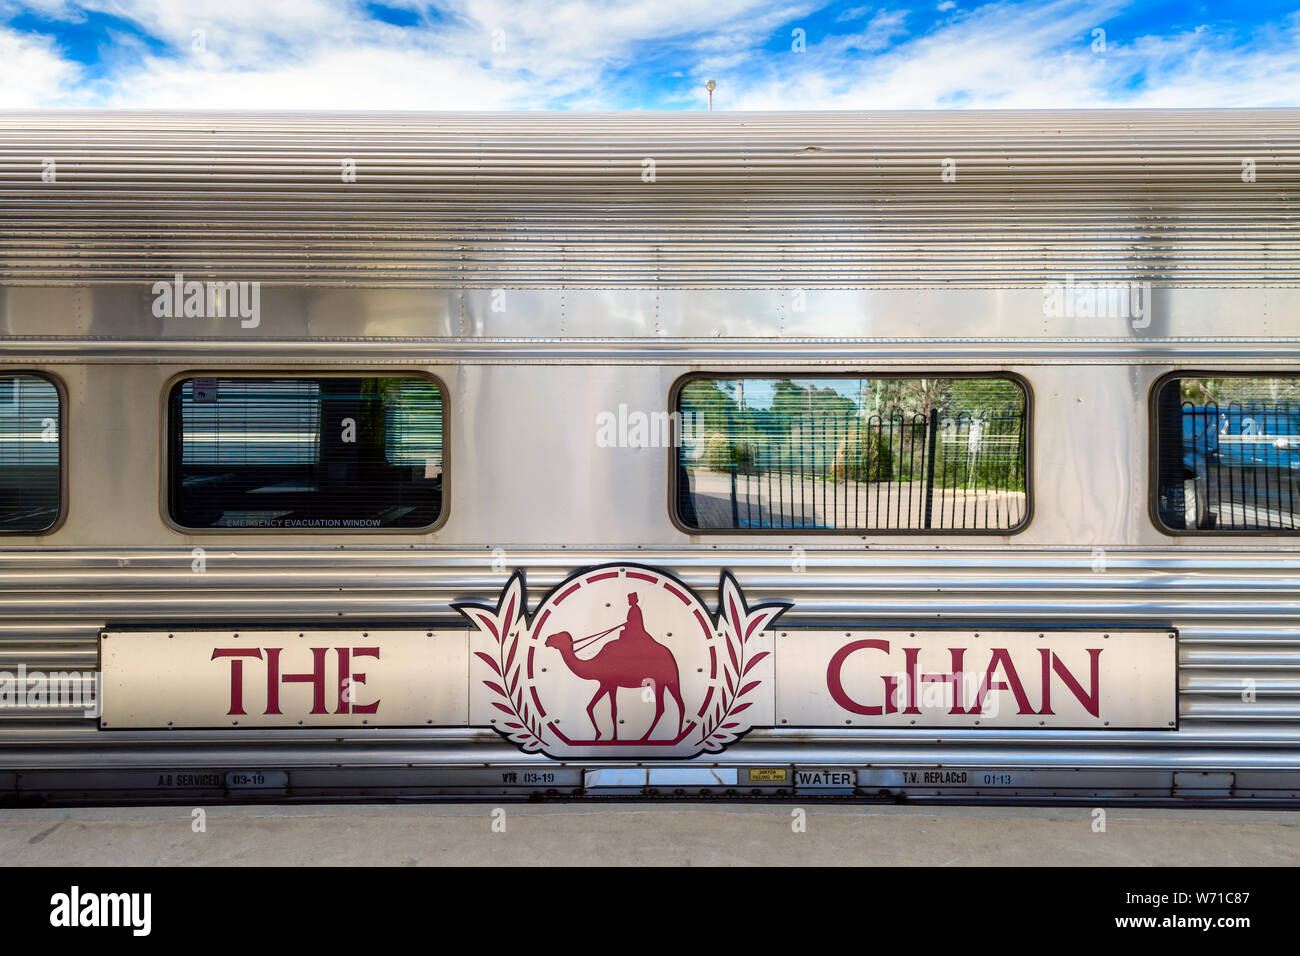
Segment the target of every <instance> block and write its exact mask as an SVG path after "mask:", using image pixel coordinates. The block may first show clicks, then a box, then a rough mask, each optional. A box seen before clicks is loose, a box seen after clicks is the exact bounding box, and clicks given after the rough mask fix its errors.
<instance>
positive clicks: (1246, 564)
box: [0, 548, 1300, 769]
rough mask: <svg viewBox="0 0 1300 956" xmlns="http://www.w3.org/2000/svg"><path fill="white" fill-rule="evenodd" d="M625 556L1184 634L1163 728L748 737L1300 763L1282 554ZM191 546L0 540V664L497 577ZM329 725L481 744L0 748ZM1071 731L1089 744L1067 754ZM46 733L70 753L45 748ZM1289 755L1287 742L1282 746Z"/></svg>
mask: <svg viewBox="0 0 1300 956" xmlns="http://www.w3.org/2000/svg"><path fill="white" fill-rule="evenodd" d="M608 557H609V556H608V555H607V554H604V553H602V552H594V551H593V552H578V551H574V552H570V553H566V554H564V555H557V554H555V553H553V552H550V553H547V552H528V553H522V552H521V553H519V554H517V555H515V559H516V560H518V561H520V562H521V563H522V564H523V565H524V566H526V567H527V568H528V569H529V589H530V598H531V600H532V601H533V602H535V601H536V600H538V598H539V597H540V596H541V595H542V594H543V593H544V591H545V590H546V589H548V588H549V587H551V586H553V585H554V584H556V583H558V582H559V581H560V580H561V579H563V578H564V577H565V576H566V575H567V574H568V573H570V572H571V571H572V570H574V569H576V568H577V567H580V566H583V565H586V564H592V563H599V562H600V561H603V560H608ZM638 558H641V559H642V560H647V561H650V562H653V563H656V564H659V565H662V566H664V567H666V568H668V569H670V570H673V571H675V572H676V573H678V574H679V575H681V576H682V578H683V579H684V580H686V581H687V582H688V583H690V584H691V585H693V586H694V587H696V588H697V589H698V590H699V591H700V593H701V594H702V595H703V596H704V598H705V600H706V601H707V602H709V603H712V602H714V601H716V598H717V595H716V585H717V573H718V572H717V568H718V567H719V566H724V567H731V568H734V569H735V570H736V572H737V575H738V577H739V580H740V582H741V585H742V586H743V587H744V589H745V591H746V594H747V595H748V596H749V597H750V598H751V600H754V601H761V600H767V599H789V600H793V601H794V602H795V608H794V610H793V611H792V612H791V613H790V614H789V616H788V617H787V618H786V619H785V620H784V621H783V624H784V625H785V626H788V627H798V626H815V625H825V624H826V623H828V622H836V623H837V624H841V623H842V624H844V625H845V626H854V627H869V626H887V627H888V626H897V624H898V622H899V621H904V620H905V621H909V622H911V623H914V624H922V623H926V622H929V623H939V624H942V623H948V622H956V621H967V622H972V621H981V622H990V623H991V622H994V621H997V622H1003V623H1005V624H1007V625H1009V626H1022V627H1023V626H1029V627H1035V626H1038V627H1042V626H1048V624H1049V622H1063V621H1073V622H1087V623H1091V624H1100V625H1105V626H1112V627H1115V628H1117V629H1118V628H1125V627H1169V626H1172V627H1176V628H1177V629H1178V631H1179V647H1180V653H1179V692H1180V693H1179V697H1180V705H1179V711H1180V721H1179V729H1178V730H1177V731H1176V732H1173V733H1166V732H1160V731H1143V732H1123V731H1120V732H1085V731H1035V732H1033V733H1031V734H1026V733H1024V732H1023V731H1019V732H1011V731H1005V730H963V731H961V732H960V733H957V734H952V735H946V736H945V735H943V734H936V732H935V731H933V730H927V731H908V730H862V729H856V728H855V729H845V730H829V731H827V730H796V731H782V730H771V731H762V732H759V733H757V734H756V735H755V736H754V737H753V738H752V739H751V740H749V741H748V743H749V744H753V745H755V746H766V745H768V744H771V745H776V744H778V743H779V742H781V741H787V742H790V743H798V744H800V745H801V746H802V745H803V744H805V743H809V742H812V741H822V742H826V743H830V744H835V745H838V746H841V747H849V746H854V747H861V746H866V745H872V746H875V747H880V746H884V745H889V746H896V747H898V748H902V749H903V750H906V748H907V747H908V746H909V745H913V744H915V745H917V746H923V747H925V748H928V749H927V750H926V753H929V754H931V757H930V758H929V759H931V760H936V759H940V757H942V756H943V753H944V751H941V750H937V749H935V748H936V746H940V745H941V746H943V747H949V748H953V754H954V758H955V756H956V755H957V754H958V751H959V749H960V748H962V747H965V748H970V747H975V748H980V747H984V748H986V749H987V748H990V747H997V748H1011V749H1015V750H1016V753H1018V754H1020V756H1018V757H1015V760H1014V761H1013V762H1023V763H1024V764H1025V765H1057V764H1062V765H1072V766H1081V767H1082V766H1092V767H1100V766H1130V767H1136V766H1152V767H1155V766H1175V765H1177V766H1200V764H1197V763H1196V760H1197V759H1198V758H1197V757H1196V756H1195V755H1196V754H1197V753H1198V752H1202V751H1207V750H1213V749H1214V748H1232V754H1230V755H1225V754H1224V753H1222V752H1219V753H1217V756H1216V757H1215V758H1214V760H1213V761H1210V763H1213V765H1215V766H1221V765H1226V764H1224V761H1225V760H1228V759H1229V756H1230V757H1231V760H1232V761H1235V765H1236V766H1240V767H1243V768H1245V767H1252V766H1255V767H1257V768H1261V769H1267V768H1277V767H1279V766H1282V765H1283V764H1286V765H1287V766H1294V767H1295V768H1300V748H1297V745H1298V744H1300V624H1297V623H1296V621H1297V612H1300V575H1298V574H1297V568H1296V562H1295V559H1294V557H1293V556H1291V555H1288V554H1276V553H1274V554H1269V553H1262V552H1241V553H1238V554H1231V553H1228V554H1224V553H1220V554H1217V555H1213V556H1210V555H1198V556H1197V557H1196V558H1195V559H1194V560H1195V567H1194V568H1192V567H1189V561H1191V560H1192V559H1191V558H1189V557H1188V556H1186V555H1168V554H1159V553H1154V552H1114V553H1110V554H1108V560H1107V570H1106V571H1105V572H1104V573H1094V572H1093V571H1091V569H1090V562H1091V555H1090V554H1087V553H1085V554H1072V553H1067V552H1050V551H1043V552H1033V553H1022V554H1009V553H1007V552H991V551H979V550H971V551H966V552H961V551H945V552H942V553H938V554H936V553H933V552H929V551H925V550H917V551H915V552H913V553H911V554H908V553H905V552H893V553H890V554H870V553H866V554H864V553H862V552H850V551H819V552H810V553H809V554H808V556H807V561H808V569H807V570H806V571H804V572H802V573H799V574H792V573H791V572H790V570H789V565H788V563H786V562H784V561H782V560H780V559H779V557H777V556H775V555H773V554H772V552H770V551H769V552H766V553H764V552H762V551H756V550H745V549H719V550H716V551H711V552H709V553H701V552H687V551H680V552H663V553H654V554H641V553H638ZM191 560H192V559H191V557H190V554H189V552H188V551H185V552H166V553H164V552H158V551H82V552H66V551H63V552H50V551H44V552H16V551H15V552H5V553H0V617H2V618H3V620H4V624H3V625H0V664H2V665H3V667H0V669H4V670H12V669H14V668H16V666H17V664H18V663H19V662H20V661H21V662H24V663H26V665H27V667H28V668H29V670H45V671H50V670H73V669H79V668H86V669H91V668H93V667H94V664H95V661H96V659H97V654H98V632H99V630H100V628H101V627H104V626H106V625H109V624H112V625H114V626H121V625H122V624H123V623H124V622H133V623H137V624H142V625H145V626H148V625H150V624H152V626H158V625H159V624H160V623H161V622H168V623H170V624H172V625H174V626H178V627H179V626H186V627H189V626H195V622H198V621H203V622H221V621H226V622H236V621H238V622H243V623H245V624H248V623H250V622H258V623H262V624H264V625H274V624H275V622H277V621H283V620H292V621H294V622H295V623H296V624H297V625H298V626H312V625H315V626H330V625H339V624H343V623H351V624H355V623H358V622H372V623H375V624H378V625H382V623H383V622H384V621H386V620H387V621H395V620H398V619H403V620H407V621H410V620H417V621H420V622H427V623H430V624H432V623H449V622H454V621H457V620H458V618H457V615H456V614H455V612H454V611H453V610H452V608H451V603H452V602H453V601H457V600H466V599H471V600H478V601H490V600H491V599H493V598H494V597H495V596H496V594H497V593H498V591H499V589H500V587H501V586H502V584H503V583H504V580H505V575H504V574H503V573H497V572H493V571H491V570H490V567H489V561H490V555H489V556H487V557H485V553H479V552H476V551H466V552H460V553H454V552H439V553H437V554H434V553H422V552H418V551H416V552H413V551H412V550H410V549H406V548H375V549H364V548H358V549H348V550H346V551H340V550H338V549H331V548H320V549H296V550H280V549H258V550H245V551H229V550H224V549H216V548H214V549H211V550H210V551H209V552H208V554H207V562H208V563H207V567H208V570H207V571H205V572H203V573H201V574H200V573H196V572H194V571H193V570H192V569H191V565H190V562H191ZM182 622H183V623H182ZM1248 692H1249V693H1248ZM326 739H328V742H329V743H328V746H339V747H342V746H343V745H344V744H346V745H347V746H348V747H352V748H354V749H355V750H356V752H355V753H353V752H352V751H349V752H348V753H347V755H344V753H343V751H342V750H340V751H338V752H335V753H334V755H333V756H332V757H330V760H331V762H339V761H344V760H347V759H356V760H363V761H364V762H369V763H388V764H397V763H402V762H406V761H412V760H419V759H436V760H438V761H447V760H450V761H453V762H454V761H456V760H459V759H461V758H465V759H470V758H469V757H468V756H467V755H469V754H477V757H476V759H479V760H481V759H483V757H482V751H481V750H479V749H475V747H477V746H479V745H481V744H483V743H489V742H491V741H493V740H495V738H493V737H491V736H488V737H484V736H483V733H482V732H477V731H468V732H467V731H455V730H448V731H439V732H438V733H434V734H429V733H426V732H424V731H418V730H417V731H400V730H397V731H384V730H369V731H366V732H364V733H361V732H351V731H342V732H340V731H338V730H328V731H326V730H322V731H320V732H319V733H317V732H314V731H313V732H304V731H293V732H282V731H258V732H247V731H241V732H231V731H203V732H189V733H187V732H181V731H171V732H152V731H138V732H120V733H115V734H113V735H111V737H106V736H105V735H104V734H103V733H100V732H97V730H96V724H95V721H94V720H92V719H87V718H85V717H83V716H81V715H80V714H78V713H76V712H72V711H60V710H51V709H40V710H24V709H22V708H9V709H5V710H3V711H0V756H4V758H5V760H6V765H15V766H16V765H33V766H36V765H40V766H54V765H71V764H75V763H76V761H77V759H78V758H77V757H76V755H75V748H76V747H77V746H86V747H91V748H95V752H96V754H98V756H97V757H96V758H95V760H96V761H97V762H99V763H100V764H101V765H108V764H111V765H114V766H119V765H121V766H127V765H136V766H143V765H148V764H149V762H150V761H151V760H154V761H156V760H158V759H161V758H160V756H159V754H160V753H162V751H161V750H160V748H165V747H166V748H176V747H182V746H193V747H197V748H201V750H202V752H203V753H204V755H205V759H207V758H208V757H209V756H210V753H209V752H210V751H213V749H214V748H216V750H218V751H219V750H220V748H222V747H225V748H227V749H229V748H230V746H231V744H232V743H233V742H236V741H237V742H238V745H239V747H240V748H243V749H242V750H238V751H235V753H236V754H237V755H238V754H240V753H242V754H243V757H242V759H244V760H245V761H247V760H249V759H251V754H252V753H253V752H254V751H258V752H262V751H264V753H260V754H259V759H261V758H263V757H264V758H266V759H270V757H271V756H272V755H273V756H274V759H275V760H276V761H279V762H280V763H282V764H283V765H286V766H288V765H304V764H310V763H311V762H313V760H316V761H318V760H320V759H321V756H322V755H321V752H320V751H319V747H320V746H322V745H325V744H324V742H325V741H326ZM475 741H477V743H475ZM764 742H766V743H764ZM1081 746H1082V747H1086V748H1093V749H1088V750H1085V751H1080V750H1078V749H1077V748H1079V747H1081ZM59 747H71V748H74V750H62V751H60V750H58V749H48V748H59ZM448 748H450V749H448ZM458 748H460V750H458ZM1071 748H1075V749H1071ZM363 750H364V753H363V752H362V751H363ZM1282 751H1287V752H1289V753H1290V754H1291V756H1290V757H1285V759H1284V757H1283V756H1281V753H1282ZM502 752H505V751H502ZM998 752H1001V750H999V751H998ZM1252 752H1255V753H1256V755H1257V758H1258V759H1256V758H1255V757H1252ZM458 753H459V756H458V755H457V754H458ZM1035 754H1037V756H1034V755H1035ZM986 756H987V755H986ZM238 759H240V758H239V757H238V756H236V757H233V758H232V760H235V762H238ZM982 759H983V758H982ZM989 759H992V758H991V757H990V758H989ZM1007 759H1008V760H1011V759H1012V758H1011V756H1010V751H1009V750H1008V756H1007ZM1207 759H1208V758H1207ZM1035 761H1037V763H1035ZM1279 761H1281V762H1279ZM1288 761H1289V762H1288Z"/></svg>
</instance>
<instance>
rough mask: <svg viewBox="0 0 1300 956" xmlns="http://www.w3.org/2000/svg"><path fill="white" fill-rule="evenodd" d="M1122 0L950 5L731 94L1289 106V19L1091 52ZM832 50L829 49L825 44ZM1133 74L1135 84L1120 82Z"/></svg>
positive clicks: (899, 103)
mask: <svg viewBox="0 0 1300 956" xmlns="http://www.w3.org/2000/svg"><path fill="white" fill-rule="evenodd" d="M1122 6H1123V4H1122V2H1121V0H1104V2H1102V3H1098V4H1094V5H1092V6H1090V7H1087V8H1080V7H1079V6H1078V5H1077V4H1074V3H1070V2H1065V0H1057V2H1055V3H1050V4H1047V5H1044V6H1039V7H1034V6H1028V5H1023V4H1009V3H999V4H992V5H988V6H985V7H982V8H980V9H979V10H978V11H975V12H973V13H966V12H963V13H959V14H957V15H956V16H955V17H954V18H953V19H952V20H950V21H945V22H944V23H943V24H941V25H939V26H937V27H935V28H934V29H933V30H931V31H930V32H929V33H926V34H924V35H923V36H920V37H917V38H915V39H910V40H904V41H902V42H895V43H894V44H892V45H891V46H890V47H889V48H888V49H887V50H884V51H883V52H880V53H879V54H878V55H875V56H867V57H859V58H856V59H852V58H850V59H846V58H844V57H841V56H835V55H827V56H819V55H817V54H819V52H821V51H819V50H816V49H813V48H811V47H810V50H809V53H808V55H807V56H806V57H805V58H803V59H802V60H799V61H791V62H788V63H786V64H783V66H784V67H786V68H787V69H785V70H779V69H778V70H774V71H773V72H772V74H771V75H768V76H765V77H763V78H761V81H760V82H756V83H755V84H753V85H752V86H751V87H750V88H749V89H747V90H746V91H744V92H743V93H741V94H739V95H738V96H737V108H739V109H926V108H934V107H964V108H1007V109H1033V108H1043V109H1047V108H1085V107H1116V106H1147V107H1157V106H1248V105H1254V106H1264V105H1286V104H1292V105H1293V104H1295V103H1296V100H1297V91H1300V57H1298V56H1297V55H1296V52H1297V50H1298V49H1300V47H1298V46H1297V43H1298V41H1300V29H1298V26H1300V19H1297V18H1293V19H1292V20H1290V21H1288V23H1287V24H1283V25H1281V26H1280V27H1279V28H1278V30H1277V31H1276V35H1275V36H1271V37H1270V38H1269V43H1268V44H1267V45H1266V46H1265V47H1264V48H1258V47H1257V48H1252V49H1250V50H1244V49H1240V48H1234V47H1233V45H1232V38H1231V37H1224V36H1218V35H1216V34H1213V33H1210V32H1208V31H1191V32H1189V33H1186V34H1180V35H1176V36H1173V37H1169V38H1160V37H1140V38H1134V39H1127V38H1125V37H1123V36H1118V35H1116V34H1115V33H1114V32H1113V31H1108V35H1107V50H1106V52H1105V53H1100V54H1099V53H1094V52H1093V51H1092V49H1091V30H1092V29H1093V28H1094V27H1095V26H1097V25H1098V24H1100V23H1105V22H1106V21H1107V20H1108V19H1109V18H1110V17H1112V16H1114V15H1115V14H1116V13H1118V12H1119V11H1120V9H1121V8H1122ZM827 52H833V51H829V50H828V51H827ZM1135 76H1141V77H1144V81H1143V82H1142V83H1140V84H1136V83H1130V82H1129V81H1130V79H1131V78H1133V77H1135Z"/></svg>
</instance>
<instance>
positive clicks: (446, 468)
mask: <svg viewBox="0 0 1300 956" xmlns="http://www.w3.org/2000/svg"><path fill="white" fill-rule="evenodd" d="M389 377H403V378H423V379H425V380H427V381H430V382H432V383H433V385H434V387H435V388H437V389H438V394H439V395H440V396H441V397H442V502H441V506H440V507H439V509H438V518H437V520H436V521H434V522H433V523H432V524H429V525H424V526H422V527H418V528H344V527H339V528H192V527H189V526H187V525H183V524H180V523H179V522H177V521H176V520H175V518H174V517H173V516H172V510H171V506H172V478H173V436H172V411H171V409H172V393H173V392H174V391H175V390H176V388H177V387H178V386H179V385H180V384H181V383H182V382H185V381H188V380H190V379H196V378H225V379H232V378H235V379H272V378H287V379H322V378H389ZM450 395H451V393H450V391H449V390H448V388H447V383H446V382H444V381H443V380H442V378H441V377H440V376H439V375H436V374H435V373H433V372H431V371H428V370H427V369H422V368H417V369H412V368H376V367H373V366H367V367H364V368H358V369H355V370H354V369H340V368H338V367H337V366H333V367H330V368H328V369H312V368H282V367H272V368H266V369H260V368H258V369H240V370H238V371H230V370H214V369H198V370H194V369H189V370H186V371H184V372H178V373H177V374H175V375H172V376H170V377H169V378H168V379H167V380H166V381H165V382H164V383H163V387H162V395H161V399H160V401H161V405H162V415H161V421H162V429H161V433H160V435H159V445H160V448H161V452H160V454H159V456H158V462H159V496H158V507H159V514H160V515H161V517H162V520H163V523H164V524H165V525H166V526H167V527H168V528H170V529H171V530H172V531H175V532H177V533H178V534H182V535H186V536H189V535H249V534H254V535H256V534H261V535H278V536H280V537H285V536H289V535H299V534H307V535H318V534H346V535H354V536H355V535H428V534H432V533H434V532H436V531H440V530H441V529H442V527H443V526H444V525H445V524H446V523H447V519H448V518H449V517H450V515H451V466H450V462H451V416H450V414H449V408H450Z"/></svg>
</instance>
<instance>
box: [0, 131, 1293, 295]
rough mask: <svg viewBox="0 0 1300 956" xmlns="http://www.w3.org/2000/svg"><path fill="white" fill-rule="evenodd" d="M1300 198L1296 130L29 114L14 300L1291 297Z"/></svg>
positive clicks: (9, 231)
mask: <svg viewBox="0 0 1300 956" xmlns="http://www.w3.org/2000/svg"><path fill="white" fill-rule="evenodd" d="M345 159H350V160H354V161H355V163H356V170H357V174H356V181H355V182H352V183H345V182H343V180H342V176H341V171H342V163H343V161H344V160H345ZM945 159H952V160H954V161H955V163H956V167H955V170H956V179H955V181H954V182H944V181H943V179H942V177H941V172H942V166H941V163H942V162H943V160H945ZM45 160H54V161H55V164H56V165H55V168H56V170H57V181H55V182H44V181H43V180H42V170H43V166H42V163H43V161H45ZM647 160H653V162H654V171H655V177H654V178H655V181H654V182H645V181H644V179H643V171H644V169H645V166H644V163H645V161H647ZM1245 161H1253V162H1254V164H1255V171H1256V181H1255V182H1253V183H1245V182H1243V180H1242V172H1243V162H1245ZM1298 190H1300V110H1293V109H1279V110H1240V111H1199V110H1172V111H1071V112H1020V111H1012V112H951V113H908V112H896V113H802V114H795V113H782V114H763V113H748V114H737V113H730V114H727V113H713V114H708V113H673V114H653V113H631V114H528V113H515V114H350V115H329V114H314V115H313V114H279V113H276V114H272V113H267V114H260V115H258V114H254V115H248V114H241V115H234V114H181V113H47V112H34V113H14V112H9V113H0V282H5V283H11V284H13V283H29V284H37V283H40V284H73V283H85V282H100V283H128V282H129V283H145V282H152V281H154V280H156V279H158V278H161V277H165V276H167V275H170V274H171V273H173V272H184V273H186V274H187V275H191V276H194V277H204V276H207V277H214V278H220V279H225V280H234V279H249V280H260V281H263V282H267V283H278V284H321V285H368V286H400V285H434V286H459V287H474V286H480V287H482V286H498V285H502V286H507V285H509V286H528V285H532V286H551V285H565V286H570V287H600V286H628V285H636V286H654V287H669V286H719V287H757V286H773V285H785V286H798V287H808V288H812V287H825V286H867V285H934V284H946V285H1016V284H1034V285H1037V284H1039V283H1041V282H1043V281H1046V280H1049V279H1059V278H1060V277H1062V276H1063V275H1065V274H1067V273H1068V274H1073V275H1075V276H1079V277H1094V278H1102V277H1113V278H1120V279H1129V280H1151V281H1155V282H1169V283H1178V284H1189V285H1195V284H1204V285H1219V284H1280V285H1285V284H1294V283H1296V282H1297V281H1300V225H1298V224H1297V192H1298Z"/></svg>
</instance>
